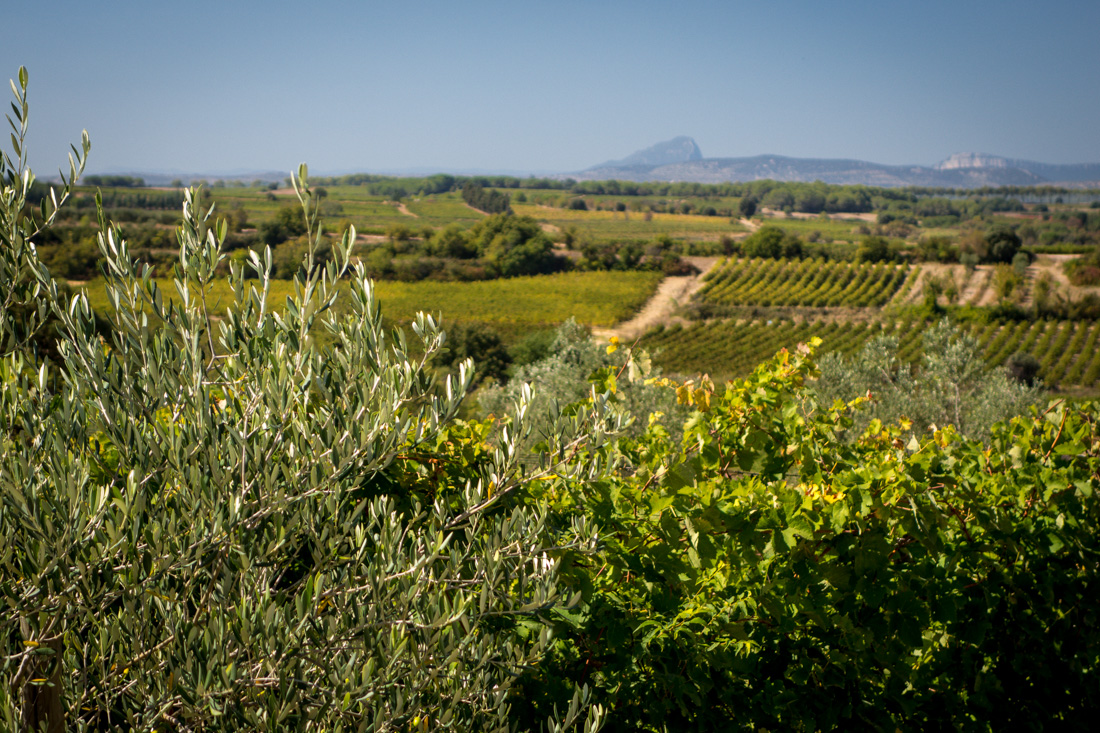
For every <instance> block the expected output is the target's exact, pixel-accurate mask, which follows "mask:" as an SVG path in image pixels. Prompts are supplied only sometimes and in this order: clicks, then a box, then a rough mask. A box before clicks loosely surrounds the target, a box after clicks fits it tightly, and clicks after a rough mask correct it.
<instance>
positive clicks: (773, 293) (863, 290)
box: [696, 258, 909, 308]
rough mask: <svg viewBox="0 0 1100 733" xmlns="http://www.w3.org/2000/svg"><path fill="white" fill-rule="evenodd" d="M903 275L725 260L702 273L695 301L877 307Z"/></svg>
mask: <svg viewBox="0 0 1100 733" xmlns="http://www.w3.org/2000/svg"><path fill="white" fill-rule="evenodd" d="M908 274H909V269H908V267H907V266H904V265H894V264H887V263H875V264H870V263H860V264H856V263H851V262H838V261H828V260H823V259H806V260H772V259H738V258H730V259H727V260H725V261H724V262H720V263H719V264H718V265H716V266H715V268H714V269H713V270H711V271H710V273H708V274H707V277H706V284H705V285H704V286H703V288H702V290H700V291H699V294H698V295H697V296H696V297H697V300H699V301H701V302H704V303H714V304H718V305H747V306H770V305H777V306H812V307H838V306H844V307H855V308H868V307H879V306H882V305H885V304H886V303H887V302H888V301H889V300H890V298H892V297H893V296H894V294H895V293H897V292H898V290H899V289H901V287H902V286H903V285H904V283H905V281H906V279H907V276H908Z"/></svg>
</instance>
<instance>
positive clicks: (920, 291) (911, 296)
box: [902, 262, 953, 303]
mask: <svg viewBox="0 0 1100 733" xmlns="http://www.w3.org/2000/svg"><path fill="white" fill-rule="evenodd" d="M947 274H953V273H952V272H951V265H941V264H939V263H934V262H930V263H925V264H923V265H921V266H920V271H919V272H917V274H916V280H914V281H913V283H912V284H911V285H910V286H909V289H908V290H907V291H906V293H905V298H904V300H903V301H902V302H904V303H919V302H920V301H921V299H922V298H923V297H924V285H925V283H927V282H928V281H929V280H930V279H932V278H935V277H938V278H942V277H943V276H944V275H947ZM910 277H912V276H910Z"/></svg>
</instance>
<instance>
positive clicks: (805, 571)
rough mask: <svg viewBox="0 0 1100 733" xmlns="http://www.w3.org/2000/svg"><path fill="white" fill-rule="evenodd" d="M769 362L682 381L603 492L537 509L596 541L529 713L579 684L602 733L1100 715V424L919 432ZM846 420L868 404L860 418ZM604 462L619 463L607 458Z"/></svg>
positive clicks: (1093, 419) (796, 363)
mask: <svg viewBox="0 0 1100 733" xmlns="http://www.w3.org/2000/svg"><path fill="white" fill-rule="evenodd" d="M813 376H814V369H813V365H812V362H811V361H810V360H809V358H808V356H807V355H806V353H805V352H800V353H797V354H791V353H787V352H782V353H781V354H780V355H779V356H777V357H776V358H775V359H774V360H772V361H771V362H770V363H768V364H766V365H764V366H762V367H760V368H759V369H757V370H756V371H755V372H754V373H753V374H752V375H751V376H749V377H748V378H746V379H744V380H741V381H738V382H736V383H733V384H731V385H730V386H729V387H728V388H727V389H726V390H725V391H724V392H723V393H721V394H719V393H715V392H712V391H711V390H710V389H709V388H708V387H707V385H706V384H705V383H704V384H702V385H700V386H699V387H695V386H690V387H685V386H681V387H680V388H679V389H678V391H679V393H680V395H681V397H682V399H684V400H687V401H691V402H692V404H694V405H695V406H696V407H697V410H698V411H697V412H696V413H695V414H694V415H693V416H692V417H691V419H690V420H689V421H688V422H687V424H686V426H685V433H684V438H683V441H682V442H681V443H679V444H678V443H676V442H673V441H671V440H670V439H669V437H668V435H667V433H666V432H665V431H664V429H663V428H662V427H661V426H660V425H659V424H655V425H653V426H652V427H651V428H650V429H649V430H648V431H647V432H646V433H645V434H644V435H642V436H640V437H639V438H638V439H637V440H636V441H632V442H627V443H623V444H622V445H621V453H620V455H619V456H618V459H619V460H620V461H622V462H623V468H622V469H621V470H620V471H619V472H617V473H616V474H615V475H614V476H612V477H609V478H608V479H605V480H602V481H597V482H594V483H591V484H587V485H584V486H583V487H577V488H578V490H577V491H575V492H573V493H570V494H568V495H566V496H561V495H560V494H559V495H556V496H555V495H550V496H549V497H548V498H549V500H551V501H556V502H557V506H558V507H559V511H562V512H563V513H566V514H568V513H572V512H574V511H577V510H581V511H584V512H585V513H586V514H588V515H589V516H591V517H592V518H593V519H594V520H595V521H596V522H598V523H599V525H600V526H601V527H602V528H603V543H602V545H601V549H600V553H599V556H598V557H597V558H595V559H594V560H593V559H589V558H583V559H578V562H577V563H576V564H574V565H573V568H572V577H573V579H574V582H575V583H576V584H577V586H578V587H580V588H581V589H582V590H583V593H584V600H585V602H584V604H583V605H582V606H581V607H580V608H578V609H575V610H573V611H570V612H567V613H563V614H561V615H560V620H559V623H558V633H559V635H560V640H559V642H558V643H557V645H556V647H555V652H554V654H553V655H551V656H550V657H547V658H546V660H544V662H543V663H542V664H541V665H540V666H539V668H538V669H537V670H535V671H533V672H531V673H530V674H529V675H528V676H527V677H526V678H525V679H524V681H523V685H524V691H525V694H526V704H527V705H529V706H531V707H532V708H534V709H538V707H539V705H540V702H541V700H540V698H539V694H540V692H542V691H546V690H549V691H551V693H552V694H553V695H558V694H561V692H562V691H567V690H568V689H570V686H571V685H577V684H580V683H582V682H583V683H587V684H589V685H590V686H591V687H592V688H593V689H594V695H595V697H596V698H597V699H599V700H601V701H603V702H604V703H605V704H607V706H608V707H609V717H608V729H609V730H615V731H619V730H621V731H669V730H762V729H767V730H803V731H814V730H835V729H860V730H863V729H869V730H899V729H900V730H941V729H964V730H1007V729H1032V730H1037V729H1041V728H1043V727H1045V726H1050V725H1054V726H1058V727H1060V728H1064V729H1074V730H1084V729H1088V728H1089V727H1090V726H1091V724H1092V721H1093V719H1094V717H1095V715H1096V712H1097V703H1096V700H1097V698H1096V693H1097V691H1098V690H1097V682H1096V677H1095V670H1096V669H1097V665H1098V664H1100V652H1098V649H1100V646H1098V643H1100V623H1098V622H1097V619H1096V615H1095V613H1094V612H1093V602H1092V599H1093V597H1094V594H1095V585H1096V582H1097V580H1098V578H1097V571H1098V567H1100V565H1098V562H1097V561H1098V556H1097V552H1096V540H1095V538H1096V533H1097V531H1098V530H1100V526H1098V522H1100V507H1098V505H1097V500H1096V495H1097V494H1096V492H1097V490H1100V479H1098V478H1097V477H1098V475H1100V474H1098V469H1100V413H1098V412H1097V411H1096V409H1095V408H1094V407H1093V408H1089V407H1086V408H1071V407H1069V406H1066V405H1059V406H1057V407H1054V408H1052V409H1050V410H1049V411H1048V412H1046V413H1045V414H1043V415H1034V416H1031V417H1028V418H1025V419H1023V420H1018V421H1015V422H1013V423H1011V424H1008V425H1001V426H999V427H997V428H995V429H994V430H993V432H992V434H991V437H990V441H991V443H990V449H987V448H986V446H985V445H984V444H982V443H980V442H971V441H967V440H965V439H963V438H961V437H960V436H959V435H958V433H956V432H955V431H954V430H952V429H951V428H947V429H943V430H938V431H936V432H935V433H934V434H931V435H928V436H926V437H923V438H919V439H918V438H911V437H908V436H905V435H903V433H902V432H901V431H900V430H899V429H898V428H897V427H888V426H884V425H883V424H882V423H880V422H879V421H873V422H872V423H871V424H869V426H868V429H867V430H866V431H865V432H863V433H862V435H860V436H859V437H858V439H857V440H855V441H854V442H847V441H843V440H839V439H838V436H839V435H842V434H845V433H849V432H850V431H851V430H852V426H853V424H852V410H853V409H854V408H855V409H858V407H857V403H858V402H859V401H858V400H857V401H856V403H852V404H850V405H845V404H843V403H838V404H836V405H835V406H833V407H825V406H823V405H822V404H820V403H818V402H817V401H816V400H815V399H814V397H813V395H812V393H811V392H809V391H807V390H806V388H805V384H806V382H807V381H808V380H809V379H811V378H812V377H813ZM857 414H858V413H857ZM609 460H610V458H609Z"/></svg>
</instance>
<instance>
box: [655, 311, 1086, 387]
mask: <svg viewBox="0 0 1100 733" xmlns="http://www.w3.org/2000/svg"><path fill="white" fill-rule="evenodd" d="M929 325H930V323H929V322H925V321H917V320H903V321H897V322H889V323H886V324H882V323H871V324H868V323H854V322H846V323H838V322H824V321H803V322H800V323H796V322H793V321H786V320H781V321H773V322H747V323H743V322H736V321H733V320H710V321H702V322H699V323H696V324H693V325H690V326H686V327H682V326H679V325H674V326H671V327H668V328H663V329H656V330H653V331H650V332H649V333H647V334H646V335H645V336H644V337H643V338H642V339H641V342H640V345H641V346H642V347H643V348H646V349H648V350H649V351H650V353H652V354H653V355H654V363H656V364H657V365H658V366H660V367H661V368H662V369H663V370H664V371H665V372H666V373H670V374H679V375H684V376H690V375H694V374H699V373H708V374H710V375H711V376H712V377H714V378H717V379H730V378H734V377H740V376H744V375H745V374H748V373H749V372H750V371H751V370H752V369H753V367H755V366H756V365H757V364H759V363H760V362H762V361H764V360H765V359H767V358H768V357H770V356H771V355H772V354H774V353H775V352H776V351H778V350H779V349H781V348H793V347H794V346H796V345H797V344H799V343H801V342H804V341H806V340H808V339H809V338H810V337H812V336H819V337H820V338H821V339H822V341H823V343H822V346H821V349H820V350H819V352H818V353H819V354H825V353H829V352H832V351H839V352H841V353H843V354H850V353H852V352H854V351H856V350H857V349H859V348H860V347H861V346H863V344H864V343H866V342H867V340H868V339H870V338H871V337H873V336H876V335H879V334H888V335H893V336H895V337H897V339H898V356H899V358H901V359H902V360H904V361H908V362H914V361H916V360H918V359H919V358H920V356H921V339H920V336H921V333H922V332H923V331H924V330H925V329H926V328H927V327H928V326H929ZM964 328H966V329H967V331H968V332H969V333H970V335H972V336H974V337H975V338H977V339H978V341H979V343H980V344H981V349H982V354H983V356H984V358H985V360H986V362H987V363H988V364H989V366H990V368H995V367H998V366H1001V365H1003V364H1004V363H1005V362H1006V361H1007V360H1008V358H1009V357H1010V356H1011V355H1012V354H1014V353H1016V352H1024V353H1029V354H1031V355H1033V356H1034V357H1035V358H1036V359H1038V360H1039V364H1040V370H1039V377H1040V378H1041V379H1042V380H1043V382H1045V383H1046V384H1047V385H1050V386H1052V387H1059V388H1072V387H1083V388H1096V387H1100V323H1096V322H1093V321H1034V322H1020V323H990V324H969V325H965V326H964Z"/></svg>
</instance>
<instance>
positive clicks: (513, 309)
mask: <svg viewBox="0 0 1100 733" xmlns="http://www.w3.org/2000/svg"><path fill="white" fill-rule="evenodd" d="M660 280H661V274H660V273H657V272H568V273H561V274H556V275H539V276H536V277H517V278H511V279H507V280H484V281H479V282H439V281H434V280H424V281H421V282H414V283H405V282H377V283H375V288H376V289H375V293H376V295H377V298H378V301H379V302H380V303H381V305H382V312H383V315H385V316H386V318H387V319H388V320H390V321H394V322H398V323H401V322H407V321H409V320H411V319H412V318H413V316H414V315H415V314H416V313H417V311H426V312H429V313H433V314H440V315H442V317H443V319H444V321H451V322H459V321H460V322H480V323H487V324H492V325H498V326H501V327H504V328H505V330H513V329H516V328H525V327H541V326H549V325H554V324H558V323H561V322H563V321H565V320H567V319H569V318H570V317H572V318H576V319H577V321H578V322H580V323H583V324H586V325H589V326H610V325H613V324H615V323H617V322H619V321H622V320H625V319H627V318H630V316H632V315H633V314H634V313H635V312H636V311H638V310H639V309H640V308H641V307H642V305H643V304H645V302H646V301H647V300H648V299H649V297H650V296H651V295H653V292H654V291H655V290H656V288H657V284H658V282H660ZM157 283H158V285H159V286H160V287H161V289H162V290H163V291H164V294H165V295H171V294H174V293H175V287H174V285H173V284H172V281H171V280H170V279H159V280H158V281H157ZM83 287H84V290H85V292H87V294H88V298H89V300H90V301H91V303H92V306H93V307H94V308H95V309H96V310H98V311H101V312H104V311H106V310H107V309H108V308H109V305H108V301H107V296H106V292H105V291H104V288H103V283H102V282H101V281H91V282H89V283H88V284H87V285H85V286H83ZM293 292H294V286H293V283H292V282H290V281H287V280H273V281H272V282H271V289H270V302H271V303H272V304H273V305H274V306H275V307H276V308H278V307H281V304H282V303H284V302H285V301H286V298H287V296H288V295H291V294H292V293H293ZM231 298H232V293H231V291H230V290H229V287H228V284H227V283H226V282H225V281H224V280H219V281H218V282H217V283H215V285H214V286H213V288H212V290H211V292H210V295H209V304H210V307H211V308H212V309H213V310H214V312H215V313H224V312H225V309H226V307H227V306H228V304H229V302H230V300H231Z"/></svg>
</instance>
